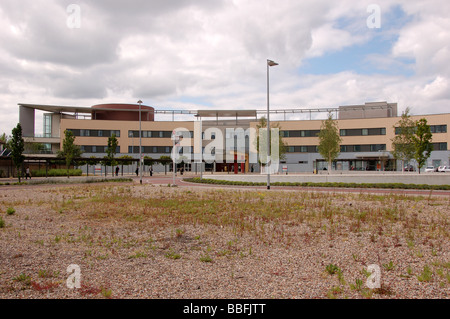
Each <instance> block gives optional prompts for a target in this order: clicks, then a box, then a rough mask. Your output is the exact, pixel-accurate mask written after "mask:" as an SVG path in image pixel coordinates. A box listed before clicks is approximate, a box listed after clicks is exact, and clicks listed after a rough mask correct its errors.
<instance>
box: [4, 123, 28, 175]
mask: <svg viewBox="0 0 450 319" xmlns="http://www.w3.org/2000/svg"><path fill="white" fill-rule="evenodd" d="M8 146H9V147H10V148H11V158H12V160H13V163H14V166H15V167H16V169H17V177H18V179H19V183H20V178H21V176H22V165H23V162H24V161H25V156H23V151H24V150H25V142H24V140H23V137H22V126H21V125H20V123H18V124H17V126H16V127H15V128H13V130H12V138H11V140H10V141H9V145H8Z"/></svg>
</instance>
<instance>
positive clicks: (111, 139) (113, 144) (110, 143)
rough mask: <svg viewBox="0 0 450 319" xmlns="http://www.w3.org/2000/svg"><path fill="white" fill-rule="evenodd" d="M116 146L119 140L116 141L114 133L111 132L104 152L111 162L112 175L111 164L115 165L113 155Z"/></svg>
mask: <svg viewBox="0 0 450 319" xmlns="http://www.w3.org/2000/svg"><path fill="white" fill-rule="evenodd" d="M117 146H119V142H118V141H117V138H116V134H112V135H111V137H109V138H108V147H107V148H106V154H108V155H107V157H108V159H109V161H110V164H111V172H112V175H113V176H114V170H113V166H114V165H116V161H115V160H114V156H115V155H116V150H117ZM105 167H106V166H105Z"/></svg>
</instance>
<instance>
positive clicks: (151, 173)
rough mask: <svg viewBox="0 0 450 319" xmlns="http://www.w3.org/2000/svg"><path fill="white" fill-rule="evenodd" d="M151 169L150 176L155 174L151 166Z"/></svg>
mask: <svg viewBox="0 0 450 319" xmlns="http://www.w3.org/2000/svg"><path fill="white" fill-rule="evenodd" d="M149 171H150V176H153V167H151V166H150V169H149Z"/></svg>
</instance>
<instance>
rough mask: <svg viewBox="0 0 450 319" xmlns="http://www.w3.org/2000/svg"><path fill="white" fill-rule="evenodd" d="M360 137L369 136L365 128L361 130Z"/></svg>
mask: <svg viewBox="0 0 450 319" xmlns="http://www.w3.org/2000/svg"><path fill="white" fill-rule="evenodd" d="M361 135H363V136H366V135H369V130H368V129H366V128H363V129H362V130H361Z"/></svg>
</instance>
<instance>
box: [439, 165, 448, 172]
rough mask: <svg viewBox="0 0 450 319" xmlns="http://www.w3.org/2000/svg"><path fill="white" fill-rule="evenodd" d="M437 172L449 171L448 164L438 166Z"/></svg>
mask: <svg viewBox="0 0 450 319" xmlns="http://www.w3.org/2000/svg"><path fill="white" fill-rule="evenodd" d="M438 172H450V166H439V168H438Z"/></svg>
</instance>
